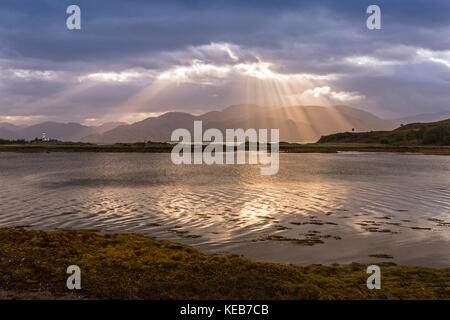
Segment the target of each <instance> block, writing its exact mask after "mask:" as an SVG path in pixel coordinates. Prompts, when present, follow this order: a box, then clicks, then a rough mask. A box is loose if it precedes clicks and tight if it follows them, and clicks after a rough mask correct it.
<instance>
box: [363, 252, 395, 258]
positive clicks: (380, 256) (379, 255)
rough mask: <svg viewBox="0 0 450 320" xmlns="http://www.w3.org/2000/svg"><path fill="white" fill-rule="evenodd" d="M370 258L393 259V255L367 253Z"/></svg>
mask: <svg viewBox="0 0 450 320" xmlns="http://www.w3.org/2000/svg"><path fill="white" fill-rule="evenodd" d="M368 256H369V257H371V258H380V259H394V257H393V256H391V255H389V254H385V253H376V254H369V255H368Z"/></svg>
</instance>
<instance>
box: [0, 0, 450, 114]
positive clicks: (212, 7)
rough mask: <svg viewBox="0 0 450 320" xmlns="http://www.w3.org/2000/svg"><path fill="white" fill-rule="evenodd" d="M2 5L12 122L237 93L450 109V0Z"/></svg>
mask: <svg viewBox="0 0 450 320" xmlns="http://www.w3.org/2000/svg"><path fill="white" fill-rule="evenodd" d="M76 2H77V3H76V4H78V5H79V6H80V7H81V14H82V30H80V31H69V30H67V29H66V26H65V19H66V17H67V15H66V13H65V10H66V8H67V6H68V5H70V4H73V1H70V2H69V1H51V0H40V1H32V0H29V1H12V0H3V1H2V2H1V3H0V43H1V46H0V92H1V95H0V121H2V119H3V120H5V119H7V120H8V121H11V122H17V123H20V122H30V121H31V122H33V121H38V119H39V120H42V119H47V120H57V121H79V122H84V123H86V122H87V121H88V122H90V123H95V122H97V123H101V122H104V121H111V120H126V121H135V120H139V119H141V118H143V117H146V116H148V115H155V114H159V113H161V112H165V111H171V110H181V111H187V112H194V113H198V112H203V111H207V110H214V109H218V108H223V107H226V106H228V105H230V104H234V103H258V104H263V105H274V104H285V105H289V104H321V105H333V104H348V105H352V106H355V107H359V108H361V109H365V110H368V111H371V112H373V113H375V114H377V115H380V116H383V117H396V116H404V115H410V114H416V113H427V112H438V111H445V110H449V109H450V90H449V89H450V18H449V15H448V12H450V3H448V2H444V1H437V0H428V1H425V0H423V1H418V0H412V1H395V2H394V1H376V2H377V4H378V5H379V6H380V8H381V13H382V29H381V30H368V29H367V28H366V23H365V22H366V18H367V16H368V15H367V14H366V12H365V11H366V8H367V6H368V5H370V4H372V3H371V2H372V1H356V0H355V1H345V2H344V1H331V0H330V1H299V0H297V1H288V0H283V1H242V0H241V1H220V0H217V1H210V0H209V1H188V2H187V1H143V0H133V1H126V2H124V1H111V0H109V1H100V0H97V1H86V0H79V1H76Z"/></svg>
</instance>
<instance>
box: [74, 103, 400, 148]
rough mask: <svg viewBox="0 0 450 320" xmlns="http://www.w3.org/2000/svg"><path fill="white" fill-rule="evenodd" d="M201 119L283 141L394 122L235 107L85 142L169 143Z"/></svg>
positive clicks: (305, 109)
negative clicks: (272, 132) (270, 133)
mask: <svg viewBox="0 0 450 320" xmlns="http://www.w3.org/2000/svg"><path fill="white" fill-rule="evenodd" d="M195 120H202V122H203V130H206V129H209V128H217V129H219V130H222V132H225V129H237V128H242V129H245V130H246V129H248V128H255V129H259V128H264V129H272V128H273V129H280V140H282V141H288V142H313V141H316V140H317V139H319V137H320V136H321V135H326V134H331V133H335V132H339V131H347V130H351V129H352V128H354V129H355V130H356V131H366V130H390V129H393V128H395V124H394V122H392V121H388V120H383V119H380V118H378V117H376V116H374V115H373V114H371V113H369V112H366V111H362V110H359V109H355V108H351V107H347V106H334V107H321V106H298V107H260V106H257V105H233V106H231V107H228V108H226V109H224V110H222V111H211V112H208V113H205V114H202V115H199V116H194V115H191V114H188V113H183V112H169V113H165V114H163V115H161V116H159V117H151V118H148V119H145V120H143V121H140V122H137V123H134V124H131V125H124V126H120V127H117V128H115V129H113V130H110V131H107V132H105V133H103V134H93V135H89V136H86V137H85V138H83V139H82V141H83V142H93V143H115V142H139V141H148V140H151V141H161V142H167V141H170V138H171V134H172V132H173V130H175V129H178V128H185V129H187V130H189V131H191V133H192V132H193V122H194V121H195Z"/></svg>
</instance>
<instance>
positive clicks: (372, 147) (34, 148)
mask: <svg viewBox="0 0 450 320" xmlns="http://www.w3.org/2000/svg"><path fill="white" fill-rule="evenodd" d="M269 150H270V148H269ZM171 151H172V145H169V144H155V145H142V144H116V145H93V144H74V143H71V144H45V143H42V144H29V145H28V144H21V145H15V144H11V145H0V152H19V153H45V152H141V153H155V152H156V153H167V152H171ZM342 151H352V152H401V153H408V152H409V153H422V154H436V155H450V147H445V146H442V147H441V146H389V145H377V144H364V143H362V144H361V143H359V144H358V143H311V144H289V143H282V144H280V152H283V153H336V152H342Z"/></svg>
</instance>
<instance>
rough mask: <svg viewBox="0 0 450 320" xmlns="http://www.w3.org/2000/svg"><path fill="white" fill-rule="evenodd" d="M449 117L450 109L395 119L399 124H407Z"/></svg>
mask: <svg viewBox="0 0 450 320" xmlns="http://www.w3.org/2000/svg"><path fill="white" fill-rule="evenodd" d="M448 118H450V111H443V112H434V113H422V114H417V115H414V116H409V117H403V118H399V119H395V120H394V121H395V123H396V124H397V125H401V124H403V125H405V124H408V123H416V122H436V121H441V120H444V119H448Z"/></svg>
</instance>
